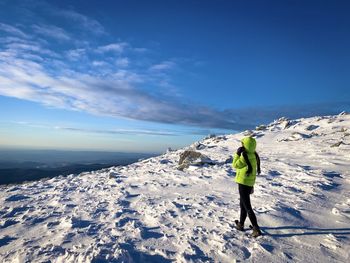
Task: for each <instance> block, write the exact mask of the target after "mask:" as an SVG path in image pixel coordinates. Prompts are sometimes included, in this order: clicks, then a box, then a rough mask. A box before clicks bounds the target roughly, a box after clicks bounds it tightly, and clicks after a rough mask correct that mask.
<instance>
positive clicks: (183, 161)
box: [178, 150, 215, 171]
mask: <svg viewBox="0 0 350 263" xmlns="http://www.w3.org/2000/svg"><path fill="white" fill-rule="evenodd" d="M204 164H209V165H214V164H215V162H214V161H213V160H211V159H210V158H209V157H208V156H206V155H204V154H202V153H200V152H196V151H193V150H186V151H184V152H183V153H181V155H180V160H179V166H178V170H181V171H182V170H183V169H185V168H188V167H189V166H190V165H194V166H202V165H204Z"/></svg>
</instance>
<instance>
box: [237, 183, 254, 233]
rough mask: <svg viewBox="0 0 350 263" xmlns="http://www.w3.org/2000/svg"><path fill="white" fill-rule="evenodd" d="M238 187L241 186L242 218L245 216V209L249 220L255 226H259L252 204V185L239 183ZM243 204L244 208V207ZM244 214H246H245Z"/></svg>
mask: <svg viewBox="0 0 350 263" xmlns="http://www.w3.org/2000/svg"><path fill="white" fill-rule="evenodd" d="M238 188H239V196H240V205H241V220H242V219H244V220H245V218H244V217H242V210H245V217H246V216H247V214H248V217H249V220H250V222H251V223H252V226H253V227H258V223H257V220H256V216H255V213H254V211H253V208H252V205H251V203H250V192H251V190H252V187H250V186H246V185H242V184H238ZM242 206H243V208H244V209H242ZM243 216H244V214H243ZM240 223H241V224H242V223H244V221H243V222H242V221H241V222H240Z"/></svg>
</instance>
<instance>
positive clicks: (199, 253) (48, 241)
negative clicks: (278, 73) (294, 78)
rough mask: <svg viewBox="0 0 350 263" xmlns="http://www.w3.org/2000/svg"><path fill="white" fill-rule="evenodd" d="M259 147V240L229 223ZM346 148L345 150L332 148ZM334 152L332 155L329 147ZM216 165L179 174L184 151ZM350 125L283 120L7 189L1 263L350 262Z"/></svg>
mask: <svg viewBox="0 0 350 263" xmlns="http://www.w3.org/2000/svg"><path fill="white" fill-rule="evenodd" d="M243 134H251V135H252V136H255V137H256V138H257V142H258V149H257V151H258V152H259V154H260V156H261V164H262V174H261V175H260V176H258V178H257V183H256V185H255V192H254V194H253V195H252V203H253V207H254V209H255V211H256V214H257V218H258V221H259V224H260V225H261V228H262V231H263V234H264V235H263V236H261V237H259V238H257V239H252V238H249V237H248V235H247V234H246V233H249V232H250V231H251V230H249V229H248V225H249V220H248V219H247V224H246V228H247V231H246V233H242V232H237V231H236V230H235V229H234V227H233V225H234V220H235V219H237V218H238V216H239V196H238V190H237V186H236V184H235V183H234V176H235V172H234V170H233V169H232V168H231V160H232V158H230V157H231V155H232V154H233V153H234V152H235V150H236V149H237V147H239V146H240V139H241V138H242V137H243ZM339 142H341V143H340V144H339V145H338V146H333V145H334V144H337V143H339ZM331 146H333V147H331ZM189 149H192V150H195V151H198V152H200V153H202V154H204V155H205V156H208V157H209V158H210V159H211V160H213V164H210V165H209V164H205V163H203V165H198V164H197V165H189V166H188V167H187V168H184V169H183V170H182V171H181V170H178V169H177V168H178V161H179V159H180V155H181V153H182V152H184V150H189ZM349 168H350V116H349V115H346V114H342V115H338V116H326V117H314V118H308V119H299V120H293V121H291V120H287V119H285V118H283V119H280V120H277V121H275V122H274V123H272V124H270V125H265V126H259V128H258V129H257V130H254V131H246V132H244V133H241V134H234V135H226V136H219V137H213V136H210V137H208V138H206V139H203V140H202V141H200V142H197V143H194V144H193V145H191V146H189V147H187V148H186V149H181V150H177V151H168V152H167V153H166V154H163V155H161V156H158V157H154V158H150V159H146V160H143V161H140V162H138V163H134V164H131V165H128V166H125V167H111V168H108V169H104V170H100V171H96V172H91V173H83V174H80V175H70V176H68V177H66V178H63V177H56V178H53V179H49V180H42V181H38V182H32V183H26V184H21V185H9V186H2V187H1V194H0V202H1V210H0V259H1V262H235V261H248V262H349V251H350V191H349V190H350V187H349V185H350V179H349V178H350V177H349V176H350V170H349Z"/></svg>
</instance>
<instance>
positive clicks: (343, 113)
mask: <svg viewBox="0 0 350 263" xmlns="http://www.w3.org/2000/svg"><path fill="white" fill-rule="evenodd" d="M349 114H350V113H349V112H346V111H342V112H341V113H339V115H338V116H344V115H349Z"/></svg>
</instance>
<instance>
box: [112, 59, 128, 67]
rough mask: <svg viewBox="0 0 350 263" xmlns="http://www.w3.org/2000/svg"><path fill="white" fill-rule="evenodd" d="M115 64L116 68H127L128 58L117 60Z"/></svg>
mask: <svg viewBox="0 0 350 263" xmlns="http://www.w3.org/2000/svg"><path fill="white" fill-rule="evenodd" d="M115 63H116V65H117V66H118V67H127V66H129V63H130V60H129V59H128V58H117V60H116V62H115Z"/></svg>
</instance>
